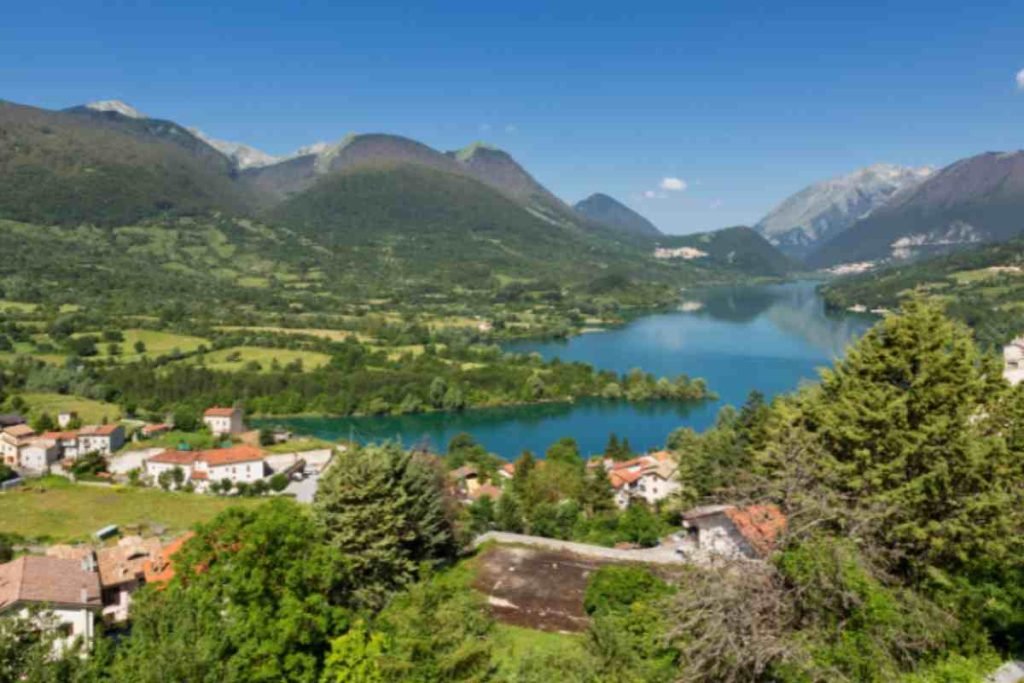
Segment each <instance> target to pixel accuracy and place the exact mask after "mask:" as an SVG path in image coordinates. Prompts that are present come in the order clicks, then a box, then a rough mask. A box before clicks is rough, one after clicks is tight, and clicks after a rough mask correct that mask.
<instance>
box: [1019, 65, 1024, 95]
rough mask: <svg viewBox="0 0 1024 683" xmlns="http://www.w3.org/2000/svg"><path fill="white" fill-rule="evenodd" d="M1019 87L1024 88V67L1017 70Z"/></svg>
mask: <svg viewBox="0 0 1024 683" xmlns="http://www.w3.org/2000/svg"><path fill="white" fill-rule="evenodd" d="M1017 89H1018V90H1024V69H1021V70H1020V71H1018V72H1017Z"/></svg>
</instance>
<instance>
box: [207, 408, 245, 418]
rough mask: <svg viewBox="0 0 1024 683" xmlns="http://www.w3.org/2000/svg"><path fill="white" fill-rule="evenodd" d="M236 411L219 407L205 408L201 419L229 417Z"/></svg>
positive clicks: (235, 409)
mask: <svg viewBox="0 0 1024 683" xmlns="http://www.w3.org/2000/svg"><path fill="white" fill-rule="evenodd" d="M237 410H238V408H221V407H219V406H214V407H212V408H207V409H206V412H204V413H203V417H231V416H232V415H234V414H235V412H236V411H237Z"/></svg>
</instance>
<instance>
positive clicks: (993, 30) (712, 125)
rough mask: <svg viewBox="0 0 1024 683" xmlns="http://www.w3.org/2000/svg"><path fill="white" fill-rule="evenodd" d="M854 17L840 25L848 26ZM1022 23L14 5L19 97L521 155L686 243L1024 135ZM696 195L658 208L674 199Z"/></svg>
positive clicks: (434, 7) (926, 6)
mask: <svg viewBox="0 0 1024 683" xmlns="http://www.w3.org/2000/svg"><path fill="white" fill-rule="evenodd" d="M840 5H842V6H840ZM1021 69H1024V4H1022V3H1019V2H1003V3H998V4H988V3H977V2H975V3H964V2H956V3H951V2H950V3H947V2H943V1H942V0H937V1H933V2H927V3H925V2H901V3H876V2H862V3H828V2H806V3H792V2H763V3H756V4H755V3H738V2H720V3H711V2H702V3H690V2H685V0H674V1H672V2H664V3H662V2H644V3H630V2H617V3H614V4H611V3H602V2H598V1H596V0H595V1H592V2H586V3H580V2H534V1H533V0H518V1H517V2H503V3H497V2H487V1H486V0H485V1H481V0H473V1H470V2H465V1H463V0H448V1H447V2H438V3H429V2H419V3H415V6H413V3H409V5H408V6H402V5H399V4H394V3H380V2H378V3H374V2H365V3H358V4H357V3H351V4H344V3H338V2H333V3H331V2H301V1H298V0H296V1H293V2H263V1H261V0H248V1H247V2H234V1H227V2H196V1H194V0H181V1H178V2H145V1H136V2H127V1H123V0H122V1H107V2H93V1H90V0H73V1H67V2H48V1H47V0H39V1H37V2H18V3H8V4H7V5H5V6H4V9H3V12H2V19H0V97H3V98H5V99H9V100H13V101H16V102H22V103H26V104H32V105H37V106H42V107H49V108H60V107H66V106H71V105H74V104H77V103H82V102H86V101H89V100H94V99H111V98H117V99H123V100H125V101H127V102H129V103H131V104H132V105H134V106H136V107H137V108H139V109H140V110H142V111H144V112H146V113H148V114H149V115H151V116H159V117H161V118H169V119H173V120H175V121H178V122H180V123H182V124H185V125H193V126H197V127H199V128H201V129H203V130H204V131H206V132H207V133H209V134H211V135H215V136H217V137H221V138H226V139H230V140H240V141H244V142H247V143H249V144H253V145H255V146H257V147H260V148H262V149H265V150H267V151H269V152H271V153H285V152H287V151H290V150H292V149H294V148H296V147H298V146H300V145H303V144H308V143H310V142H313V141H316V140H333V139H337V138H339V137H341V136H342V135H344V134H346V133H348V132H374V131H383V132H392V133H399V134H403V135H407V136H410V137H413V138H416V139H419V140H422V141H423V142H426V143H427V144H430V145H432V146H434V147H438V148H441V149H451V148H456V147H461V146H463V145H465V144H467V143H469V142H472V141H474V140H485V141H488V142H491V143H493V144H496V145H498V146H500V147H503V148H505V149H507V150H508V151H509V152H511V153H512V154H513V155H514V156H515V157H516V158H518V159H519V160H520V161H521V162H522V163H523V164H524V165H525V166H527V168H528V169H530V170H531V171H532V172H533V173H534V175H536V176H537V177H538V179H539V180H540V181H541V182H543V183H545V184H546V185H548V186H549V187H550V188H551V189H552V190H553V191H554V192H556V193H557V194H559V195H560V196H562V197H563V198H565V199H567V200H569V201H576V200H578V199H580V198H582V197H584V196H585V195H587V194H589V193H590V192H593V191H604V192H607V193H609V194H612V195H614V196H616V197H618V198H620V199H622V200H624V201H626V202H627V203H629V204H630V205H632V206H634V207H635V208H637V209H639V210H640V211H642V212H643V213H645V214H646V215H648V216H649V217H650V218H651V219H652V220H654V221H655V222H656V223H657V224H658V225H659V226H660V227H662V228H663V229H664V230H666V231H668V232H677V233H683V232H693V231H696V230H703V229H711V228H717V227H722V226H725V225H732V224H738V223H752V222H754V221H756V220H757V219H758V218H759V217H760V216H761V215H762V214H763V213H764V212H765V211H766V210H767V209H769V208H770V207H771V206H772V205H773V204H774V203H776V202H777V201H779V200H781V199H782V198H783V197H785V196H786V195H787V194H789V193H791V192H793V191H795V190H797V189H799V188H800V187H802V186H803V185H805V184H807V183H809V182H812V181H814V180H818V179H821V178H825V177H829V176H833V175H836V174H840V173H843V172H846V171H849V170H852V169H854V168H857V167H859V166H864V165H867V164H871V163H875V162H879V161H888V162H893V163H902V164H915V165H917V164H934V165H942V164H946V163H949V162H951V161H953V160H955V159H957V158H959V157H962V156H966V155H970V154H974V153H977V152H980V151H984V150H990V149H1017V148H1019V147H1022V146H1024V145H1022V137H1024V91H1022V90H1019V89H1018V87H1017V85H1016V83H1015V75H1016V74H1017V72H1018V71H1020V70H1021ZM666 177H671V178H678V179H681V180H683V181H685V183H686V189H685V190H682V191H679V190H676V191H657V192H653V193H654V194H655V195H656V196H655V197H653V198H645V197H644V193H645V192H646V191H655V190H657V188H658V185H659V183H660V182H661V180H662V179H663V178H666Z"/></svg>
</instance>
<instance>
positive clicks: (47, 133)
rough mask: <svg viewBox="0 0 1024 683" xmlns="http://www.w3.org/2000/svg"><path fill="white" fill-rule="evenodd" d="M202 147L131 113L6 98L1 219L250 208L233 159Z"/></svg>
mask: <svg viewBox="0 0 1024 683" xmlns="http://www.w3.org/2000/svg"><path fill="white" fill-rule="evenodd" d="M118 119H123V120H118ZM201 152H202V149H201V148H196V149H192V150H190V149H188V148H187V147H186V146H183V145H181V144H178V143H177V142H172V141H170V140H167V139H164V138H162V137H161V136H159V135H155V134H153V133H152V132H151V131H146V130H145V129H144V128H143V127H140V126H139V122H137V121H131V120H130V119H127V118H125V117H118V118H117V119H114V118H108V117H102V116H82V115H76V114H74V113H67V112H52V111H47V110H44V109H37V108H34V107H26V106H22V105H17V104H12V103H9V102H0V217H2V218H11V219H15V220H21V221H30V222H35V223H44V224H61V225H76V224H81V223H91V224H97V225H126V224H129V223H132V222H134V221H138V220H140V219H143V218H147V217H152V216H157V215H162V214H193V213H200V212H207V211H212V210H220V211H241V210H244V209H245V207H246V205H247V197H246V193H245V192H244V191H243V190H242V188H241V187H240V186H239V185H238V184H237V183H236V182H235V180H234V178H233V177H232V168H231V164H230V162H229V161H228V160H227V159H226V158H224V157H223V156H221V155H209V154H206V153H201Z"/></svg>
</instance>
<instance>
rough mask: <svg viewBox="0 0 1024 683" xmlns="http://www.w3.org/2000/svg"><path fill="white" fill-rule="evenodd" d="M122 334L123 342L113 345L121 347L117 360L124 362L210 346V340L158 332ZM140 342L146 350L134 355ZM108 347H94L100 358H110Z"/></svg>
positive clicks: (130, 330)
mask: <svg viewBox="0 0 1024 683" xmlns="http://www.w3.org/2000/svg"><path fill="white" fill-rule="evenodd" d="M123 334H124V341H122V342H115V343H116V344H117V345H118V346H120V347H121V355H120V356H118V358H120V359H121V360H123V361H126V362H127V361H136V360H142V359H143V358H156V357H158V356H166V355H168V354H170V353H172V352H174V351H180V352H182V353H190V352H192V351H195V350H196V349H198V348H199V347H200V346H203V345H205V346H210V340H208V339H203V338H202V337H191V336H189V335H185V334H174V333H173V332H161V331H160V330H140V329H129V330H123ZM75 336H80V335H75ZM140 341H141V342H142V343H143V344H145V345H146V350H145V351H144V352H143V353H136V352H135V344H136V343H137V342H140ZM109 345H110V343H109V342H100V343H98V344H97V345H96V348H97V350H98V351H99V357H100V358H109V357H110V355H109V354H108V353H107V351H108V347H109Z"/></svg>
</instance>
